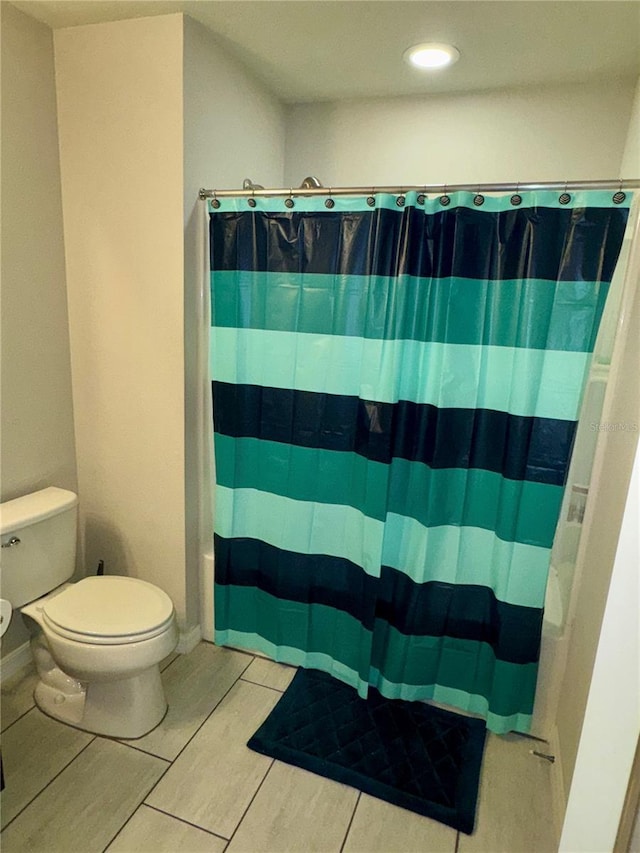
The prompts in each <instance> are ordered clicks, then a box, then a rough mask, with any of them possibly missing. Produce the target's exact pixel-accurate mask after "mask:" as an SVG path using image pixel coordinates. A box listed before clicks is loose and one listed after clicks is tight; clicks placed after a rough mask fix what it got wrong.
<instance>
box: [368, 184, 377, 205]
mask: <svg viewBox="0 0 640 853" xmlns="http://www.w3.org/2000/svg"><path fill="white" fill-rule="evenodd" d="M367 204H368V205H369V207H375V204H376V188H375V187H371V195H370V196H367Z"/></svg>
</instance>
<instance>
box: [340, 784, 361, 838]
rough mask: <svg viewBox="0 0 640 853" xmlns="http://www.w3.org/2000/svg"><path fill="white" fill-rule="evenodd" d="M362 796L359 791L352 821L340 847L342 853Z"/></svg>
mask: <svg viewBox="0 0 640 853" xmlns="http://www.w3.org/2000/svg"><path fill="white" fill-rule="evenodd" d="M355 790H356V791H357V790H358V789H357V788H356V789H355ZM361 796H362V791H358V796H357V798H356V802H355V804H354V806H353V812H352V813H351V819H350V820H349V825H348V826H347V831H346V832H345V834H344V838H343V839H342V844H341V845H340V853H342V851H343V850H344V845H345V844H346V843H347V838H348V837H349V833H350V832H351V825H352V824H353V819H354V818H355V816H356V809H357V808H358V803H359V802H360V797H361Z"/></svg>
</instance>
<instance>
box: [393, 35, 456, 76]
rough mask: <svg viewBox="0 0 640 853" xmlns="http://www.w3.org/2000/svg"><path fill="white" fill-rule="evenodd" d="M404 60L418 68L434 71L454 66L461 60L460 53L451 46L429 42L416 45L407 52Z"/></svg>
mask: <svg viewBox="0 0 640 853" xmlns="http://www.w3.org/2000/svg"><path fill="white" fill-rule="evenodd" d="M403 56H404V59H405V61H406V62H408V63H410V64H411V65H415V67H416V68H424V69H427V70H429V69H434V68H444V67H445V66H447V65H453V63H454V62H457V61H458V60H459V59H460V51H459V50H458V49H457V48H455V47H453V45H451V44H439V43H436V42H429V43H427V44H415V45H414V46H413V47H410V48H409V49H408V50H405V52H404V54H403Z"/></svg>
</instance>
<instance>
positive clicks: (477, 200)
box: [473, 186, 484, 207]
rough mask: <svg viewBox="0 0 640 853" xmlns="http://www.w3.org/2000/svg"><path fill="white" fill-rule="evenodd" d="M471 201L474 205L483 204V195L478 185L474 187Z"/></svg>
mask: <svg viewBox="0 0 640 853" xmlns="http://www.w3.org/2000/svg"><path fill="white" fill-rule="evenodd" d="M473 203H474V204H475V206H476V207H482V205H483V204H484V196H483V195H482V194H481V192H480V187H479V186H478V187H477V188H476V194H475V195H474V197H473Z"/></svg>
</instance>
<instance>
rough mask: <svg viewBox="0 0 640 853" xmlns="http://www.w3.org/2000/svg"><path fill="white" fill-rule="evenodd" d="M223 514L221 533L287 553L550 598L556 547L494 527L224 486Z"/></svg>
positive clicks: (523, 598) (522, 599)
mask: <svg viewBox="0 0 640 853" xmlns="http://www.w3.org/2000/svg"><path fill="white" fill-rule="evenodd" d="M216 519H217V521H216V532H217V533H219V534H220V536H224V537H225V538H226V539H259V540H261V541H263V542H267V543H269V545H274V546H275V547H276V548H281V549H282V550H284V551H291V552H297V553H300V554H328V555H330V556H334V557H344V558H345V559H347V560H350V561H351V562H352V563H355V564H356V565H358V566H360V567H361V568H362V570H363V571H364V572H366V573H367V574H369V575H372V576H374V577H378V576H379V575H380V566H381V565H382V564H383V563H384V564H385V565H388V566H391V567H393V568H395V569H398V571H401V572H403V574H406V575H407V576H409V577H410V578H412V579H413V580H415V581H417V582H419V583H425V582H427V581H440V582H442V583H468V584H478V585H481V586H488V587H490V588H491V589H493V590H494V591H495V593H496V595H497V597H498V598H499V599H500V600H502V601H508V602H510V603H512V604H520V605H523V606H525V607H542V605H543V604H544V593H545V587H546V583H547V570H548V568H549V556H550V549H549V548H540V547H537V546H534V545H525V544H522V543H520V542H511V541H505V540H503V539H500V538H499V537H498V536H497V535H496V534H495V532H494V531H492V530H483V529H482V528H479V527H460V526H458V525H455V524H449V525H442V526H439V527H431V528H428V527H424V526H423V525H422V524H420V523H419V522H418V521H415V519H412V518H406V517H404V516H400V515H395V514H394V513H388V514H387V518H386V523H385V524H383V523H382V522H380V521H376V520H375V519H370V518H367V516H365V515H363V514H362V513H361V512H359V511H357V510H354V509H352V507H349V506H344V505H339V504H323V503H315V502H311V501H296V500H292V499H291V498H283V497H282V496H280V495H274V494H272V493H270V492H259V491H255V490H253V489H241V488H236V489H228V488H226V487H224V486H220V485H219V486H218V487H217V489H216ZM383 537H384V542H383Z"/></svg>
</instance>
